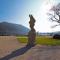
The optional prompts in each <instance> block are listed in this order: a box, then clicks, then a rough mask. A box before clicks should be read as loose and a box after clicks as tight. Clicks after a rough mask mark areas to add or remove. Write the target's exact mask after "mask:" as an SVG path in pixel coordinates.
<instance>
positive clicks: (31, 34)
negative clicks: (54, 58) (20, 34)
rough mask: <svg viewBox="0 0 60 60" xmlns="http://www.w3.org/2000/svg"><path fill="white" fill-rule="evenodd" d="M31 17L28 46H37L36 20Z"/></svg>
mask: <svg viewBox="0 0 60 60" xmlns="http://www.w3.org/2000/svg"><path fill="white" fill-rule="evenodd" d="M29 17H30V21H29V24H30V29H31V30H30V31H29V33H28V44H27V45H29V46H34V45H35V39H36V31H35V29H34V25H35V19H34V17H33V16H32V15H29Z"/></svg>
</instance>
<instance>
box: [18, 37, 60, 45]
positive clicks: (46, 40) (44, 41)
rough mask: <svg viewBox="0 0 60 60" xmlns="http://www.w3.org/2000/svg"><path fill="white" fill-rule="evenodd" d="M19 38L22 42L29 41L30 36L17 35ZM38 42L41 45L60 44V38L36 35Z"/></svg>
mask: <svg viewBox="0 0 60 60" xmlns="http://www.w3.org/2000/svg"><path fill="white" fill-rule="evenodd" d="M17 39H18V41H19V42H21V43H27V42H28V37H26V36H17ZM36 44H40V45H60V40H58V39H53V38H51V37H44V36H39V37H38V36H37V37H36Z"/></svg>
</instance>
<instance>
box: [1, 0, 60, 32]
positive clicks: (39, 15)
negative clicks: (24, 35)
mask: <svg viewBox="0 0 60 60" xmlns="http://www.w3.org/2000/svg"><path fill="white" fill-rule="evenodd" d="M59 2H60V0H0V22H10V23H16V24H21V25H23V26H26V27H28V28H29V20H30V19H29V14H32V15H33V17H34V18H35V20H36V23H35V27H34V28H35V30H36V31H37V32H54V31H60V26H57V27H55V28H51V26H53V25H54V24H55V23H53V22H50V21H49V20H48V16H47V13H48V12H49V9H50V8H51V7H52V6H53V5H55V4H57V3H59Z"/></svg>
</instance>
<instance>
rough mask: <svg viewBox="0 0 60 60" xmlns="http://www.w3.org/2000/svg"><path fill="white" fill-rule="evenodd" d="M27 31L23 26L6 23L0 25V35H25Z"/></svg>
mask: <svg viewBox="0 0 60 60" xmlns="http://www.w3.org/2000/svg"><path fill="white" fill-rule="evenodd" d="M28 31H29V29H28V28H27V27H25V26H23V25H19V24H13V23H8V22H1V23H0V35H27V33H28Z"/></svg>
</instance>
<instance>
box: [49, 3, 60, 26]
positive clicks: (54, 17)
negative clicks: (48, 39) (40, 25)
mask: <svg viewBox="0 0 60 60" xmlns="http://www.w3.org/2000/svg"><path fill="white" fill-rule="evenodd" d="M48 15H49V16H50V18H49V20H51V21H54V22H57V23H58V25H54V26H53V27H56V26H59V25H60V3H59V4H57V5H54V6H53V7H52V8H51V9H50V12H49V13H48Z"/></svg>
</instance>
